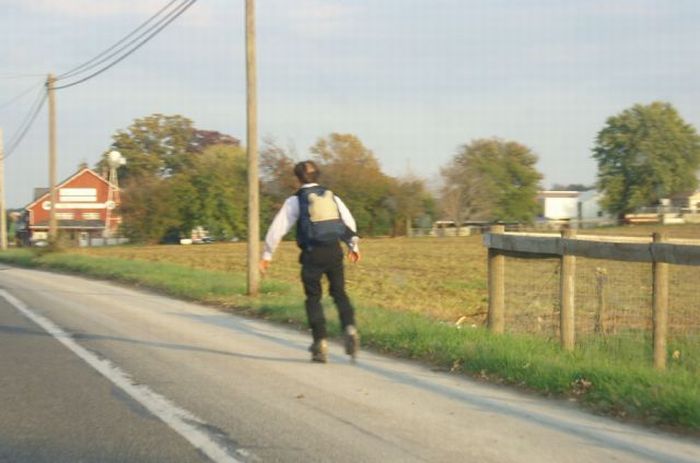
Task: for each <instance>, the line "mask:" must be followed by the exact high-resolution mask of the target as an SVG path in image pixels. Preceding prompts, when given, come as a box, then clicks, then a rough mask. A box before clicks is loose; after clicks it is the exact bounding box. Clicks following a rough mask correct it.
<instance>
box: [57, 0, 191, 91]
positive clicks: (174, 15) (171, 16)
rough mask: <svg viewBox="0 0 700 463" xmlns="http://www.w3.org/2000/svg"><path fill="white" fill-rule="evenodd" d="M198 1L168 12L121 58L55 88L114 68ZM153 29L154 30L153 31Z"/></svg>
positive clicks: (90, 77) (59, 88)
mask: <svg viewBox="0 0 700 463" xmlns="http://www.w3.org/2000/svg"><path fill="white" fill-rule="evenodd" d="M196 2H197V0H187V1H186V2H185V3H183V4H182V5H180V6H178V7H177V8H176V9H175V10H173V11H171V12H170V13H168V15H167V16H165V17H164V18H162V19H161V20H160V21H159V22H158V23H157V25H154V27H152V28H151V29H149V30H147V31H146V32H144V33H142V34H140V36H139V38H140V37H143V36H144V35H145V34H147V33H149V32H150V34H148V35H146V37H145V38H144V39H143V40H142V41H141V42H139V43H138V44H136V45H135V46H133V47H132V48H131V49H130V50H128V51H127V52H125V54H123V55H122V56H120V57H119V58H117V59H115V60H114V61H112V62H111V63H109V64H107V65H105V66H104V67H102V68H101V69H99V70H98V71H95V72H93V73H92V74H90V75H88V76H86V77H83V78H82V79H80V80H77V81H75V82H71V83H69V84H64V85H60V86H56V87H54V88H55V89H56V90H61V89H64V88H69V87H73V86H74V85H78V84H81V83H83V82H85V81H88V80H90V79H92V78H93V77H96V76H98V75H99V74H102V73H103V72H105V71H107V70H108V69H110V68H112V67H113V66H115V65H117V64H118V63H120V62H121V61H123V60H124V59H125V58H127V57H128V56H130V55H131V54H132V53H134V52H135V51H136V50H138V49H139V48H141V47H142V46H144V45H145V44H146V43H147V42H148V41H150V40H151V39H152V38H153V37H155V36H156V35H158V33H160V31H162V30H163V29H165V27H167V26H168V25H169V24H170V23H172V22H173V21H174V20H175V19H177V18H178V17H180V15H182V14H183V13H184V12H185V11H187V10H188V9H189V8H190V7H191V6H192V5H194V4H195V3H196ZM151 31H152V32H151Z"/></svg>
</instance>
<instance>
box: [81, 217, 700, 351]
mask: <svg viewBox="0 0 700 463" xmlns="http://www.w3.org/2000/svg"><path fill="white" fill-rule="evenodd" d="M659 229H660V228H659V227H658V226H653V225H649V226H627V227H614V228H602V229H595V230H585V234H606V235H627V236H650V235H651V233H652V232H654V231H657V230H659ZM663 230H664V231H665V232H666V233H667V234H668V236H669V237H671V238H679V239H693V238H700V225H682V226H666V227H663ZM583 233H584V231H582V232H581V234H583ZM361 249H362V254H363V259H362V261H361V262H360V264H358V265H350V264H348V265H347V266H346V269H347V284H348V289H349V292H350V294H351V297H352V298H353V300H355V301H356V303H358V304H360V305H363V306H367V307H381V308H386V309H390V310H398V311H407V312H420V313H422V314H424V315H428V316H429V317H431V318H433V319H436V320H440V321H444V322H449V323H460V324H468V325H472V324H476V325H481V324H483V323H484V322H485V319H486V311H487V305H488V302H487V285H486V249H485V248H484V246H483V244H482V238H481V236H470V237H461V238H428V237H426V238H377V239H365V240H362V244H361ZM74 252H77V253H81V254H87V255H102V256H109V257H117V258H124V259H141V260H149V261H165V262H171V263H176V264H181V265H186V266H190V267H195V268H201V269H209V270H221V271H227V272H233V273H238V274H244V273H245V266H246V245H245V243H220V244H212V245H193V246H177V245H175V246H164V245H158V246H139V247H136V246H126V247H116V248H92V249H79V250H75V251H74ZM297 258H298V249H297V248H296V245H295V244H294V243H293V242H283V243H282V244H281V245H280V248H279V249H278V251H277V253H276V255H275V260H274V261H273V265H272V267H271V270H270V272H269V278H270V279H273V280H277V281H284V282H288V283H290V288H292V291H295V292H296V293H297V294H298V296H299V298H301V297H302V295H301V288H300V285H299V284H298V282H299V264H298V263H297ZM577 269H578V270H577V295H576V296H577V332H578V333H579V334H580V335H584V336H585V335H587V334H590V333H591V332H592V331H593V328H594V324H595V311H596V305H597V293H596V282H597V278H596V271H597V270H598V269H604V271H605V272H606V274H607V277H606V278H607V282H606V286H607V298H608V303H607V306H608V311H607V313H606V315H605V318H606V319H605V323H606V326H607V328H608V329H609V331H610V333H611V334H620V333H625V332H629V331H630V330H633V331H634V332H640V331H642V332H644V331H648V330H649V328H650V325H651V309H650V307H651V305H650V304H651V268H650V266H649V265H646V264H637V263H628V262H614V261H600V260H592V259H581V258H579V260H578V264H577ZM558 272H559V267H558V261H557V260H556V259H551V260H525V259H513V258H508V259H507V265H506V287H507V289H506V306H507V320H506V322H507V329H508V331H511V332H529V333H539V334H541V335H546V336H548V337H556V333H557V326H558V312H557V310H558V309H557V306H558V281H559V280H558ZM698 281H700V267H684V266H672V267H671V294H670V299H671V303H670V309H671V310H670V320H669V322H670V327H671V333H672V335H673V334H679V335H684V336H685V335H691V336H697V335H698V334H700V297H698V296H699V295H698V291H697V288H698V287H699V286H698V283H697V282H698Z"/></svg>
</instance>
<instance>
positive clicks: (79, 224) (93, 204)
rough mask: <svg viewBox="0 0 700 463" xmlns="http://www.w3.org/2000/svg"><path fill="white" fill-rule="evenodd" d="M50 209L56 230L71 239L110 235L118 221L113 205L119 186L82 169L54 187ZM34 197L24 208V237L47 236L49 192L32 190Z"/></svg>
mask: <svg viewBox="0 0 700 463" xmlns="http://www.w3.org/2000/svg"><path fill="white" fill-rule="evenodd" d="M56 190H57V191H56V197H57V199H58V201H57V202H56V206H55V208H54V210H55V214H56V221H57V225H58V229H59V230H60V231H61V233H62V234H63V235H64V236H66V237H67V238H68V239H70V240H71V241H75V242H90V241H91V240H92V239H101V238H105V237H109V236H114V235H115V234H116V232H117V230H118V228H119V224H120V223H121V216H120V215H119V213H118V209H117V207H118V206H119V203H120V198H119V189H118V188H117V187H116V186H115V185H112V184H111V183H109V182H108V181H107V180H106V179H105V178H104V177H101V176H100V175H98V174H97V173H95V172H94V171H93V170H91V169H88V168H83V169H81V170H79V171H78V172H77V173H76V174H75V175H73V176H72V177H70V178H69V179H67V180H65V181H63V182H61V183H60V184H58V185H57V186H56ZM35 192H37V193H38V196H37V197H35V199H34V201H33V202H32V203H30V204H29V205H27V206H26V207H25V210H26V220H25V221H26V227H27V231H28V235H29V236H28V240H29V241H30V242H34V243H35V242H37V241H41V240H46V239H47V238H48V230H49V216H50V213H51V195H50V193H49V192H48V191H47V190H45V189H44V190H43V191H42V189H35Z"/></svg>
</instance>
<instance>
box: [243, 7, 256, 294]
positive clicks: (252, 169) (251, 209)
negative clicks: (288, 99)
mask: <svg viewBox="0 0 700 463" xmlns="http://www.w3.org/2000/svg"><path fill="white" fill-rule="evenodd" d="M245 42H246V95H247V98H246V106H247V118H246V119H247V126H248V127H247V128H248V130H247V141H246V145H247V150H248V295H250V296H257V295H258V290H259V286H260V273H259V271H258V260H259V259H260V213H259V209H260V205H259V192H258V101H257V72H256V66H255V0H246V2H245Z"/></svg>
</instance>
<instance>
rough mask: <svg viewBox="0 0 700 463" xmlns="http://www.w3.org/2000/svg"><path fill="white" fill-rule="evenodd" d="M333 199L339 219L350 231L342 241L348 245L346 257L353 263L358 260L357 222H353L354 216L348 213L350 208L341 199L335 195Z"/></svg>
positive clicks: (358, 239) (358, 238)
mask: <svg viewBox="0 0 700 463" xmlns="http://www.w3.org/2000/svg"><path fill="white" fill-rule="evenodd" d="M335 201H336V204H337V205H338V212H339V213H340V220H342V221H343V223H344V224H345V226H346V227H347V228H348V230H349V231H350V233H348V236H347V237H346V238H345V239H343V241H345V244H347V245H348V248H349V249H350V253H349V254H348V257H349V258H350V260H351V261H352V262H353V263H354V262H357V261H358V260H360V245H359V241H360V237H359V236H357V223H356V222H355V218H354V217H353V216H352V214H351V213H350V209H348V207H347V206H346V205H345V203H344V202H343V200H342V199H340V198H339V197H337V196H336V197H335Z"/></svg>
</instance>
